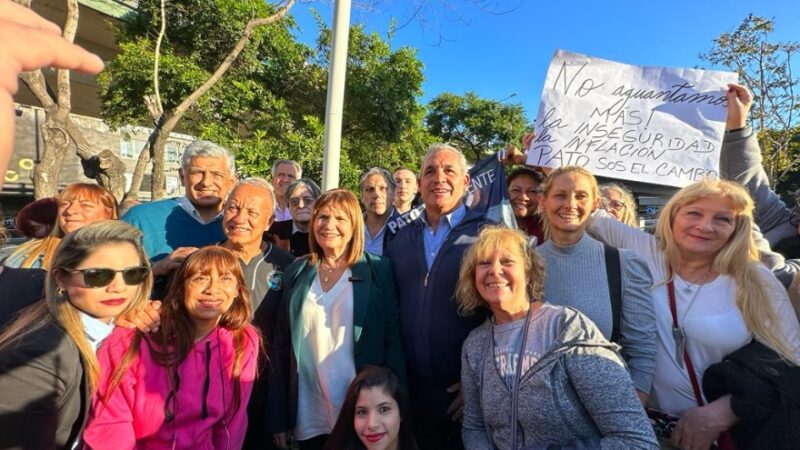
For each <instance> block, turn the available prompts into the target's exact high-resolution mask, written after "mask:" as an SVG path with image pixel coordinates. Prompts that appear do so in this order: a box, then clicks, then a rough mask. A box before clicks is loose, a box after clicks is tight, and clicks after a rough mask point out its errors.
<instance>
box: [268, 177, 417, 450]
mask: <svg viewBox="0 0 800 450" xmlns="http://www.w3.org/2000/svg"><path fill="white" fill-rule="evenodd" d="M309 231H310V239H309V240H310V244H311V245H310V247H311V254H310V255H309V256H308V257H306V258H302V259H300V260H298V261H295V262H294V263H293V264H292V265H290V266H289V267H288V268H287V269H286V271H285V273H284V282H285V283H286V284H285V286H284V290H283V292H284V298H283V302H282V304H281V310H280V312H279V321H278V325H277V328H276V331H275V339H274V343H273V346H272V358H271V359H272V364H273V367H274V376H273V378H272V379H270V386H269V389H270V391H269V403H270V406H269V409H268V411H267V415H268V417H269V419H268V423H269V426H268V427H269V429H270V431H272V432H273V433H274V434H275V438H276V441H277V443H278V446H279V447H286V446H287V433H288V432H292V433H294V436H295V437H296V438H297V440H298V443H299V446H300V449H301V450H305V449H317V448H320V449H321V448H322V446H323V444H324V443H325V439H326V437H327V435H328V434H329V433H330V432H331V430H332V429H333V426H334V423H335V421H336V418H337V416H338V415H339V410H340V409H341V407H342V403H343V402H344V399H345V394H346V392H347V386H348V385H349V384H350V382H351V381H352V380H353V378H355V376H356V372H357V371H358V370H359V369H361V368H362V367H363V366H365V365H368V364H371V365H382V366H387V367H389V368H391V369H392V370H393V371H394V372H395V373H397V374H398V376H399V377H400V379H401V380H405V371H406V368H405V361H404V359H403V352H402V350H401V347H400V336H399V323H398V304H397V290H396V287H395V283H394V276H393V275H392V269H391V266H390V265H389V260H387V259H383V258H382V257H379V256H375V255H372V254H369V253H365V252H364V220H363V218H362V215H361V209H360V207H359V204H358V200H357V199H356V197H355V196H354V195H353V194H352V193H351V192H349V191H346V190H343V189H334V190H332V191H328V192H326V193H325V194H323V195H322V196H321V197H320V198H319V199H317V201H316V202H315V203H314V209H313V212H312V216H311V224H310V230H309Z"/></svg>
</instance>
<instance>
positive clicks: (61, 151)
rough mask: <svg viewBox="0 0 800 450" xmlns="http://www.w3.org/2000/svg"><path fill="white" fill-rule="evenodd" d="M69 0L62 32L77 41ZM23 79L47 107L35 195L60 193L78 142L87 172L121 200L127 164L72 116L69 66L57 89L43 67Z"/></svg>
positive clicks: (24, 0)
mask: <svg viewBox="0 0 800 450" xmlns="http://www.w3.org/2000/svg"><path fill="white" fill-rule="evenodd" d="M18 3H20V4H22V5H23V6H27V7H30V3H31V2H30V1H29V0H20V1H18ZM65 3H66V7H67V17H66V20H65V22H64V27H63V30H64V31H63V33H62V35H63V37H64V39H66V40H67V41H69V42H74V41H75V34H76V32H77V30H78V20H79V6H78V1H77V0H66V1H65ZM20 79H21V80H22V82H23V83H25V85H26V86H27V87H28V89H30V91H31V92H32V93H33V94H34V96H36V98H37V100H39V103H40V104H41V106H42V108H43V109H44V111H45V121H44V123H43V124H42V125H41V128H40V133H41V136H42V142H43V149H42V153H41V157H40V158H39V162H37V163H36V166H35V167H34V169H33V189H34V196H35V197H36V198H43V197H54V196H56V195H57V194H58V180H59V178H60V174H61V166H62V162H63V160H64V157H65V156H66V155H67V152H68V151H70V150H71V149H72V147H73V145H74V146H75V148H76V152H77V154H78V156H79V157H80V159H81V165H82V166H83V170H84V174H85V175H86V176H87V177H89V178H93V179H95V180H96V181H97V182H98V184H100V185H101V186H103V187H104V188H106V189H108V190H109V191H111V192H112V193H113V194H114V196H115V197H116V198H117V200H121V199H122V194H123V191H124V189H125V178H124V174H125V165H124V164H123V162H122V161H121V160H120V159H119V158H118V157H117V156H116V155H114V153H113V152H111V151H110V150H103V151H101V152H98V151H97V150H95V148H94V147H93V146H92V145H91V144H90V143H89V142H88V141H87V140H86V138H85V137H84V136H83V133H82V132H81V130H80V128H78V127H77V126H76V125H75V124H74V123H73V122H72V119H71V118H70V113H71V111H72V102H71V97H72V89H71V87H70V73H69V70H59V71H58V72H57V85H56V90H55V91H54V90H53V89H52V88H51V87H50V86H49V85H48V83H47V80H46V79H45V76H44V73H43V72H42V71H41V70H35V71H32V72H25V73H23V74H21V75H20Z"/></svg>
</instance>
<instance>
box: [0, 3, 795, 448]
mask: <svg viewBox="0 0 800 450" xmlns="http://www.w3.org/2000/svg"><path fill="white" fill-rule="evenodd" d="M12 25H13V26H14V27H16V28H15V30H16V31H18V32H19V33H28V34H30V35H31V36H34V37H35V38H36V39H33V38H32V41H31V42H30V43H29V45H33V46H39V47H41V48H42V51H41V54H39V55H35V57H34V56H32V55H29V54H27V53H26V52H23V51H21V50H20V47H19V44H18V43H16V44H15V45H11V44H9V49H5V48H3V47H2V44H4V43H5V42H6V41H9V42H11V41H10V40H9V39H8V38H7V37H6V35H5V34H4V33H5V31H4V30H7V29H9V28H5V27H6V26H12ZM55 32H56V30H53V28H52V27H51V26H50V25H48V24H47V23H46V22H43V21H41V19H40V18H38V17H36V16H35V15H33V14H32V13H31V12H30V11H29V10H28V9H26V8H21V7H18V6H17V5H14V4H11V3H10V2H7V1H6V0H0V49H2V50H1V51H2V52H4V53H6V54H8V55H10V56H9V58H10V60H11V61H12V62H14V65H13V66H12V67H11V68H2V67H0V70H2V71H4V73H5V72H6V71H8V73H10V74H11V75H13V76H14V77H15V76H16V73H15V71H18V70H23V69H31V68H34V67H39V66H42V65H55V66H57V67H64V68H76V69H83V70H86V71H89V72H96V71H97V70H99V67H98V66H97V64H96V62H95V61H94V60H93V59H91V58H90V57H89V56H88V54H87V53H85V51H83V50H81V49H79V48H77V47H74V46H67V45H66V44H64V43H63V42H60V43H59V38H58V36H57V34H55ZM50 47H52V48H53V49H52V50H48V48H50ZM55 51H59V52H61V54H58V55H56V54H51V52H55ZM28 53H30V52H28ZM15 87H16V86H15V84H13V83H9V82H8V80H7V79H6V78H4V77H2V76H0V112H1V113H2V114H3V115H5V112H4V111H1V110H2V108H3V107H4V103H3V101H4V100H5V97H4V96H10V95H11V94H13V92H14V90H15ZM727 95H728V116H727V122H726V133H725V137H724V140H723V143H722V150H721V151H722V160H721V173H722V178H723V179H706V180H702V181H699V182H696V183H693V184H690V185H688V186H686V187H684V188H683V189H681V190H679V191H678V192H677V193H676V194H675V195H674V196H673V197H672V198H671V199H670V200H669V201H668V202H667V204H666V205H665V207H664V208H663V210H662V211H661V213H660V216H659V219H658V224H657V227H656V230H655V233H654V234H649V233H647V232H645V231H642V230H640V229H639V227H638V224H637V223H636V221H635V216H636V206H635V203H634V201H633V198H632V195H631V194H630V192H629V191H628V190H627V189H626V188H625V186H624V185H622V184H613V185H604V186H599V185H598V183H597V180H596V179H595V177H594V176H593V174H592V173H591V172H589V171H587V170H586V169H584V168H580V167H574V166H567V167H561V168H557V169H554V170H551V169H548V168H538V167H527V166H524V165H520V166H519V167H516V168H514V169H513V170H511V171H510V173H509V176H508V178H507V183H508V185H507V186H506V189H507V193H508V197H509V200H510V203H511V205H512V207H513V210H514V214H515V218H516V225H517V229H513V228H508V227H505V226H501V225H499V224H496V223H494V222H493V221H492V220H490V219H488V218H487V217H486V215H485V214H484V213H483V212H481V211H479V210H476V209H473V208H471V207H469V206H468V205H465V203H464V199H465V197H466V194H467V191H468V188H469V183H470V176H469V174H468V170H467V169H468V167H467V162H466V158H465V157H464V155H463V153H461V151H459V150H458V149H457V148H454V147H452V146H450V145H447V144H435V145H433V146H431V147H430V148H429V149H428V151H427V153H426V154H425V155H424V157H423V158H422V159H421V161H420V165H419V169H418V170H416V169H411V168H408V167H400V168H396V169H395V170H394V171H393V172H390V171H389V170H386V169H384V168H370V169H368V170H365V171H364V173H363V175H362V176H361V178H360V180H359V186H358V188H359V189H358V190H359V192H358V193H354V192H350V191H348V190H345V189H332V190H329V191H327V192H321V190H320V188H319V187H318V186H317V184H316V183H315V182H314V181H313V180H310V179H308V178H304V177H303V170H302V169H303V168H302V167H301V165H300V164H298V163H297V162H295V161H290V160H277V161H274V163H273V165H272V171H271V174H270V180H265V179H261V178H247V179H241V180H240V179H238V178H237V175H236V167H235V161H234V158H233V156H232V155H231V153H230V152H228V151H227V150H226V149H225V148H223V147H221V146H219V145H216V144H214V143H211V142H207V141H196V142H194V143H192V144H190V145H189V146H187V148H186V149H185V152H184V154H183V157H182V160H181V167H180V177H181V180H182V183H183V186H184V187H185V195H184V196H182V197H179V198H172V199H165V200H159V201H154V202H149V203H143V204H140V205H136V206H133V207H131V208H130V209H128V210H127V211H126V212H125V213H124V214H123V215H122V216H121V217H120V216H119V214H118V205H117V203H116V199H115V198H114V197H113V195H112V194H111V193H109V192H107V191H105V190H104V189H103V188H101V187H99V186H97V185H94V184H84V183H80V184H73V185H70V186H68V187H67V188H65V189H64V190H63V191H62V192H61V193H60V194H59V196H58V198H56V199H54V200H51V203H52V205H51V206H50V209H51V210H52V211H53V212H52V214H51V215H50V216H49V217H51V218H50V219H46V218H45V217H48V216H46V215H44V214H36V215H35V216H34V215H33V213H26V215H25V216H24V217H29V219H26V220H30V221H33V222H35V223H37V224H39V225H42V227H37V229H38V231H37V233H38V234H34V233H33V232H31V233H32V234H31V237H32V240H30V241H29V242H27V243H25V244H23V245H21V246H19V247H17V248H15V249H13V250H12V251H10V252H8V253H4V254H3V255H4V256H5V259H4V265H3V266H0V292H2V293H3V295H2V298H3V299H2V301H0V327H2V328H0V386H1V387H2V389H0V417H1V418H2V419H0V448H13V449H33V448H36V449H38V448H42V449H45V448H48V449H49V448H56V449H74V448H85V449H109V448H115V449H116V448H130V449H132V448H147V449H162V448H163V449H195V448H196V449H239V448H248V449H274V448H299V449H300V450H306V449H325V450H335V449H360V448H366V449H387V450H396V449H400V450H407V449H410V450H416V449H431V450H433V449H436V450H448V449H463V448H465V449H492V448H499V449H514V450H516V449H538V448H561V449H589V448H626V449H627V448H645V449H650V448H659V446H660V447H661V448H681V449H690V450H695V449H702V450H708V449H711V448H720V449H732V448H739V449H747V448H771V449H772V448H774V449H780V448H786V449H791V448H800V433H799V432H798V430H797V427H796V423H797V422H796V420H797V419H798V417H800V410H799V409H798V402H797V398H798V392H797V391H798V386H800V375H798V370H800V369H798V363H800V324H799V323H798V316H799V315H800V314H799V313H800V292H798V291H800V281H798V279H800V276H798V275H797V273H798V271H799V270H800V261H798V260H793V259H787V258H784V257H783V256H782V255H780V254H779V253H777V252H775V251H773V250H772V246H774V245H776V244H777V242H778V241H779V240H782V239H786V238H789V239H800V237H799V236H798V234H800V228H798V227H797V211H796V210H795V209H791V208H787V207H786V205H785V204H784V203H783V202H781V200H780V199H779V198H778V197H777V195H776V194H775V193H774V192H773V191H771V190H770V189H769V186H768V184H767V183H766V176H765V174H764V172H763V168H762V167H761V164H760V156H759V155H760V153H759V149H758V143H757V141H756V139H755V135H754V133H753V131H752V129H751V128H750V127H749V126H747V125H746V118H747V114H748V112H749V108H750V106H751V105H752V101H753V98H752V95H751V94H750V92H749V91H748V90H747V89H746V88H745V87H743V86H739V85H730V86H729V87H728V94H727ZM6 120H7V118H6V117H4V116H3V117H2V118H0V126H2V124H4V123H6V122H5V121H6ZM0 145H2V147H0V150H6V149H10V144H8V143H7V142H4V141H0ZM503 159H504V162H506V163H508V164H513V163H524V161H525V157H524V154H522V153H521V152H520V151H519V150H517V149H514V148H510V149H508V151H507V152H504V156H503ZM751 194H752V197H751ZM32 208H33V207H32ZM42 221H44V223H42ZM31 229H32V228H31ZM43 230H46V232H45V231H43ZM762 233H763V234H762Z"/></svg>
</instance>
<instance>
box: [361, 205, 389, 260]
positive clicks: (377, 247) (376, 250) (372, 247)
mask: <svg viewBox="0 0 800 450" xmlns="http://www.w3.org/2000/svg"><path fill="white" fill-rule="evenodd" d="M395 217H396V213H395V209H394V208H392V211H391V212H390V213H389V216H388V217H387V218H386V222H383V226H382V227H381V229H380V230H378V234H376V235H375V237H374V238H373V237H372V236H370V235H369V228H368V227H367V224H366V219H367V216H366V214H365V215H364V251H365V252H369V253H372V254H373V255H378V256H382V255H383V240H384V239H385V238H386V225H388V224H389V221H390V220H392V219H394V218H395Z"/></svg>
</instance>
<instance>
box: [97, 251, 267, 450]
mask: <svg viewBox="0 0 800 450" xmlns="http://www.w3.org/2000/svg"><path fill="white" fill-rule="evenodd" d="M250 309H251V306H250V300H249V298H248V293H247V288H246V285H245V284H244V280H243V276H242V270H241V268H240V265H239V261H238V260H237V258H236V257H235V256H234V255H233V253H231V252H229V251H228V250H225V249H223V248H221V247H206V248H204V249H201V250H198V251H197V252H195V253H194V254H192V255H191V256H190V257H189V258H187V259H186V261H185V262H184V263H183V265H182V266H181V267H180V269H178V271H177V273H176V275H175V278H174V279H173V281H172V284H171V287H170V290H169V293H168V294H167V296H166V298H165V299H164V302H163V306H162V308H161V319H162V320H161V330H160V331H159V332H157V333H152V334H148V335H145V334H143V333H141V332H140V331H137V330H129V329H123V328H117V329H116V330H115V331H114V332H113V333H112V334H111V336H110V337H109V338H108V339H107V340H106V341H105V342H104V343H103V346H102V347H101V348H100V350H99V352H98V358H99V360H100V366H101V367H102V368H103V369H102V370H103V375H102V378H101V381H100V386H99V389H98V391H97V394H96V395H95V397H94V399H93V401H92V411H91V413H90V417H89V421H88V424H87V426H86V429H85V431H84V435H83V440H84V442H85V444H86V447H87V448H90V449H98V450H99V449H110V448H113V449H137V448H138V449H193V450H194V449H197V450H203V449H215V450H225V449H239V448H241V447H242V443H243V441H244V435H245V431H246V429H247V401H248V398H249V396H250V391H251V389H252V385H253V379H254V378H255V371H256V360H257V354H258V349H259V342H260V341H259V336H258V333H257V331H256V330H255V329H254V328H253V327H252V326H250V325H249V319H250V315H251V311H250Z"/></svg>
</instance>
